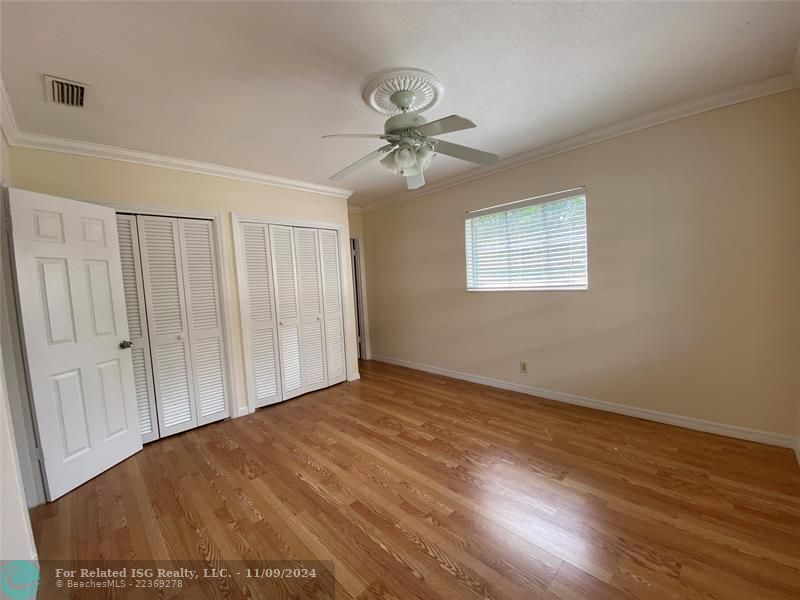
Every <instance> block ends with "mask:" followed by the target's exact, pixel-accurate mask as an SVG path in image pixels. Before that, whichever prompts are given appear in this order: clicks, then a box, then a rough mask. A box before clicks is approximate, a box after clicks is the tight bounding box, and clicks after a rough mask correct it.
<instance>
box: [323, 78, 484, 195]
mask: <svg viewBox="0 0 800 600" xmlns="http://www.w3.org/2000/svg"><path fill="white" fill-rule="evenodd" d="M443 94H444V86H443V85H442V83H441V81H439V80H438V79H437V78H436V77H435V76H434V75H432V74H431V73H428V72H427V71H422V70H420V69H404V70H401V71H390V72H388V73H384V74H382V75H379V76H378V77H376V78H375V79H373V80H372V81H370V82H369V83H368V84H367V85H366V86H365V88H364V101H365V102H366V103H367V105H368V106H369V107H370V108H372V109H373V110H374V111H375V112H377V113H379V114H381V115H384V116H387V115H391V116H390V117H389V119H387V120H386V123H384V126H383V134H382V135H381V134H374V133H364V134H360V133H344V134H333V135H326V136H323V137H325V138H329V137H344V138H377V139H382V140H385V141H386V142H388V143H387V144H386V145H384V146H383V147H381V148H379V149H378V150H375V151H374V152H371V153H370V154H367V155H366V156H365V157H363V158H361V159H360V160H357V161H356V162H354V163H353V164H352V165H349V166H347V167H345V168H344V169H342V170H341V171H339V172H338V173H336V174H334V175H333V176H331V178H330V179H331V181H338V180H340V179H343V178H344V177H347V176H348V175H350V174H351V173H353V172H354V171H356V170H357V169H360V168H361V167H362V166H364V165H366V164H368V163H370V162H372V161H373V160H377V159H379V158H381V157H383V158H381V161H380V162H381V164H382V165H383V166H384V167H386V168H387V169H389V170H390V171H391V172H392V173H394V174H396V175H402V176H403V177H405V178H406V185H407V186H408V189H416V188H419V187H422V186H423V185H425V178H424V177H423V172H424V171H425V169H427V168H428V167H429V166H430V164H431V161H432V160H433V157H434V156H435V155H436V154H446V155H448V156H452V157H454V158H459V159H461V160H466V161H468V162H472V163H475V164H479V165H483V166H489V165H493V164H494V163H496V162H497V160H498V159H499V157H498V156H497V155H496V154H490V153H489V152H483V151H481V150H475V149H474V148H468V147H466V146H461V145H459V144H453V143H451V142H446V141H444V140H439V139H436V137H435V136H438V135H442V134H445V133H451V132H454V131H461V130H463V129H471V128H472V127H475V123H473V122H472V121H470V120H469V119H465V118H463V117H459V116H458V115H450V116H449V117H444V118H443V119H438V120H436V121H431V122H428V121H427V120H426V119H425V117H423V116H422V115H421V114H420V113H421V112H423V111H426V110H429V109H431V108H433V107H434V106H435V105H436V104H437V103H438V102H439V100H441V98H442V95H443ZM384 155H385V156H384Z"/></svg>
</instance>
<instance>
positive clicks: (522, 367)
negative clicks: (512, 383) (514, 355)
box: [519, 360, 528, 375]
mask: <svg viewBox="0 0 800 600" xmlns="http://www.w3.org/2000/svg"><path fill="white" fill-rule="evenodd" d="M519 372H520V373H525V374H526V375H527V374H528V361H527V360H521V361H519Z"/></svg>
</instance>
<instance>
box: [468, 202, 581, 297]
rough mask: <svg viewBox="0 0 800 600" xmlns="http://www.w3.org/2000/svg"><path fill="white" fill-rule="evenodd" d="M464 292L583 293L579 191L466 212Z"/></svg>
mask: <svg viewBox="0 0 800 600" xmlns="http://www.w3.org/2000/svg"><path fill="white" fill-rule="evenodd" d="M465 233H466V236H465V237H466V250H467V290H553V289H557V290H562V289H572V290H585V289H586V288H587V287H588V276H587V260H586V191H585V190H584V189H583V188H579V189H575V190H569V191H566V192H560V193H557V194H549V195H547V196H539V197H537V198H531V199H528V200H521V201H519V202H511V203H509V204H503V205H500V206H494V207H491V208H484V209H481V210H476V211H472V212H469V213H467V215H466V221H465Z"/></svg>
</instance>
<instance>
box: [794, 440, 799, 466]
mask: <svg viewBox="0 0 800 600" xmlns="http://www.w3.org/2000/svg"><path fill="white" fill-rule="evenodd" d="M794 457H795V458H796V459H797V464H798V465H800V437H799V438H796V439H795V440H794Z"/></svg>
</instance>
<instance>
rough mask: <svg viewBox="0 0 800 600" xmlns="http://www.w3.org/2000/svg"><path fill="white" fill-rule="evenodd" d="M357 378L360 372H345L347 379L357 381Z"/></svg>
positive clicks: (359, 377) (359, 376)
mask: <svg viewBox="0 0 800 600" xmlns="http://www.w3.org/2000/svg"><path fill="white" fill-rule="evenodd" d="M359 379H361V374H360V373H359V372H358V371H356V372H355V373H348V374H347V381H358V380H359Z"/></svg>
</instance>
